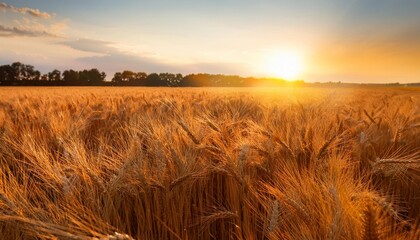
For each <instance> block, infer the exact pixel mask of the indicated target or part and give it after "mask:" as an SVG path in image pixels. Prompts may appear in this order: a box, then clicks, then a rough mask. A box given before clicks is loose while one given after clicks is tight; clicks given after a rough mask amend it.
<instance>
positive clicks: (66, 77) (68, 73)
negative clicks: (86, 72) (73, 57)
mask: <svg viewBox="0 0 420 240" xmlns="http://www.w3.org/2000/svg"><path fill="white" fill-rule="evenodd" d="M63 81H65V82H68V83H76V82H78V81H79V73H78V72H76V71H74V70H73V69H70V70H65V71H64V72H63Z"/></svg>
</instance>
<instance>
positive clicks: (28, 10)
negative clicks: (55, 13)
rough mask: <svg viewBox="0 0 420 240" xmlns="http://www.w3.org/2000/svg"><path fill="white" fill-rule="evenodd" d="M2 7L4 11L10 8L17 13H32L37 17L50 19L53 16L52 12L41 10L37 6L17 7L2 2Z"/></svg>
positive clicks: (0, 5) (0, 6)
mask: <svg viewBox="0 0 420 240" xmlns="http://www.w3.org/2000/svg"><path fill="white" fill-rule="evenodd" d="M0 8H1V10H2V11H3V12H6V11H8V10H9V11H11V12H15V13H21V14H29V15H31V16H33V17H36V18H44V19H48V18H51V17H52V15H51V14H49V13H47V12H41V11H40V10H39V9H36V8H27V7H24V8H17V7H15V6H13V5H7V4H6V3H1V4H0Z"/></svg>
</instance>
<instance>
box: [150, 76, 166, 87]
mask: <svg viewBox="0 0 420 240" xmlns="http://www.w3.org/2000/svg"><path fill="white" fill-rule="evenodd" d="M145 86H166V83H165V82H164V81H162V79H161V78H160V76H159V74H157V73H151V74H149V75H148V76H147V78H146V84H145Z"/></svg>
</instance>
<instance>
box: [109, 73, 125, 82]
mask: <svg viewBox="0 0 420 240" xmlns="http://www.w3.org/2000/svg"><path fill="white" fill-rule="evenodd" d="M111 81H112V82H114V83H122V82H123V76H122V73H121V72H116V73H115V74H114V77H113V78H112V80H111Z"/></svg>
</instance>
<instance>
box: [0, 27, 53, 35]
mask: <svg viewBox="0 0 420 240" xmlns="http://www.w3.org/2000/svg"><path fill="white" fill-rule="evenodd" d="M0 37H57V35H54V34H52V33H50V32H47V31H45V30H40V31H38V30H30V29H26V28H21V27H6V26H3V25H0Z"/></svg>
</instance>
